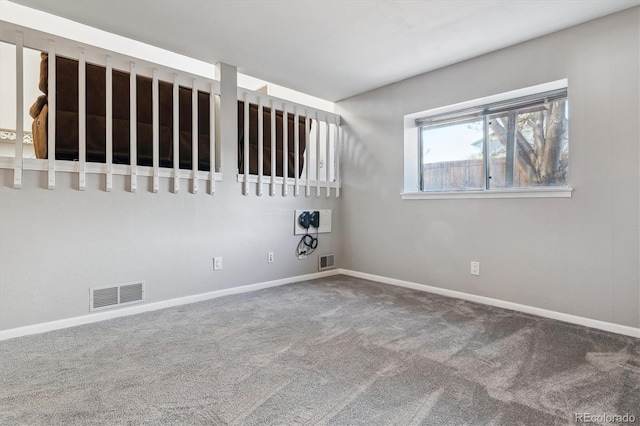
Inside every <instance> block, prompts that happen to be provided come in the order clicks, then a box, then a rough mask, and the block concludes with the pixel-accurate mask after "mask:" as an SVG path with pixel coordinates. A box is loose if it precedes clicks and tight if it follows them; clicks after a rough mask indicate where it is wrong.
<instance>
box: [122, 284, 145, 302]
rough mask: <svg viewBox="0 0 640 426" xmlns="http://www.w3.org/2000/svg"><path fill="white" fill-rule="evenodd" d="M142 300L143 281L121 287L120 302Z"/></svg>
mask: <svg viewBox="0 0 640 426" xmlns="http://www.w3.org/2000/svg"><path fill="white" fill-rule="evenodd" d="M141 301H142V283H137V284H129V285H123V286H121V287H120V303H121V304H122V303H131V302H141Z"/></svg>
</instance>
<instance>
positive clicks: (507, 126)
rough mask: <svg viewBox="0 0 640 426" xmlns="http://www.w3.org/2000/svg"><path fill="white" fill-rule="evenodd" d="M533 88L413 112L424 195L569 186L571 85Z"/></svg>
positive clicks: (549, 188) (419, 174)
mask: <svg viewBox="0 0 640 426" xmlns="http://www.w3.org/2000/svg"><path fill="white" fill-rule="evenodd" d="M524 90H527V89H524ZM528 91H529V92H530V93H528V94H522V93H523V92H522V91H519V92H520V93H518V92H513V93H510V94H505V95H512V96H511V97H506V96H505V95H498V96H496V97H491V98H485V99H484V100H483V101H484V102H482V103H479V102H470V103H465V104H459V105H457V106H452V107H447V108H441V109H438V110H432V111H430V112H429V111H428V112H427V113H423V114H421V115H415V114H414V115H412V118H413V119H414V120H415V121H414V123H415V124H414V126H415V128H417V133H418V141H417V142H418V145H419V151H418V153H417V157H418V158H417V160H418V163H419V165H420V166H419V172H418V176H417V178H418V180H419V185H418V189H419V191H420V192H423V193H424V192H433V193H438V192H473V193H474V194H477V193H479V192H484V193H488V192H491V191H494V192H509V191H520V192H527V190H531V191H535V190H541V189H542V190H552V189H558V188H565V189H568V188H567V184H568V173H569V138H568V120H569V118H568V101H567V89H566V84H565V85H564V87H560V88H554V89H552V90H545V91H538V92H533V93H532V91H531V90H528ZM514 94H515V96H513V95H514ZM471 103H475V105H471V106H470V105H469V104H471ZM414 164H415V163H414ZM405 177H406V173H405ZM405 184H406V182H405ZM409 198H411V197H409Z"/></svg>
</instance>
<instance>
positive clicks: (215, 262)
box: [213, 257, 222, 271]
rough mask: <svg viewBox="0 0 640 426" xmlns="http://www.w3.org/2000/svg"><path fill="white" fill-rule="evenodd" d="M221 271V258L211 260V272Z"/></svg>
mask: <svg viewBox="0 0 640 426" xmlns="http://www.w3.org/2000/svg"><path fill="white" fill-rule="evenodd" d="M220 269H222V257H214V258H213V270H214V271H218V270H220Z"/></svg>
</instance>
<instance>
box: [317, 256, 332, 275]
mask: <svg viewBox="0 0 640 426" xmlns="http://www.w3.org/2000/svg"><path fill="white" fill-rule="evenodd" d="M335 266H336V256H335V254H321V255H320V256H318V270H319V271H322V270H324V269H331V268H334V267H335Z"/></svg>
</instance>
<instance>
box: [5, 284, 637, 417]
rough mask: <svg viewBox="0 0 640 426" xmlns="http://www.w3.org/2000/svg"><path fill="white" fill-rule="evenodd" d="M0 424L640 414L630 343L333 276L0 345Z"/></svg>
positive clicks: (585, 330)
mask: <svg viewBox="0 0 640 426" xmlns="http://www.w3.org/2000/svg"><path fill="white" fill-rule="evenodd" d="M0 360H1V365H0V367H1V370H0V423H1V424H3V425H14V424H28V425H41V424H42V425H123V424H126V425H138V424H140V425H143V424H144V425H147V424H148V425H155V424H172V425H214V424H221V425H222V424H229V425H258V424H260V425H263V424H268V425H291V424H312V425H315V424H322V425H325V424H326V425H329V424H335V425H359V424H361V425H463V424H468V425H484V424H487V425H488V424H491V425H518V424H524V425H553V424H575V421H574V417H573V413H576V412H580V413H582V412H586V413H591V414H611V415H613V414H620V415H622V414H625V413H630V414H633V415H635V417H636V424H637V423H638V420H637V419H638V417H640V340H639V339H633V338H630V337H624V336H620V335H615V334H610V333H606V332H602V331H598V330H593V329H588V328H584V327H580V326H574V325H570V324H565V323H560V322H557V321H552V320H547V319H542V318H538V317H533V316H529V315H524V314H519V313H516V312H512V311H506V310H502V309H497V308H492V307H487V306H483V305H478V304H474V303H469V302H464V301H460V300H456V299H450V298H445V297H440V296H435V295H432V294H428V293H422V292H418V291H413V290H408V289H404V288H398V287H392V286H387V285H384V284H378V283H373V282H370V281H365V280H359V279H354V278H349V277H345V276H336V277H331V278H327V279H322V280H314V281H308V282H302V283H297V284H291V285H286V286H282V287H276V288H272V289H267V290H262V291H257V292H253V293H247V294H241V295H235V296H228V297H224V298H220V299H215V300H211V301H206V302H201V303H197V304H192V305H188V306H180V307H176V308H170V309H165V310H161V311H155V312H150V313H146V314H141V315H136V316H131V317H126V318H120V319H116V320H110V321H105V322H102V323H97V324H91V325H85V326H80V327H75V328H70V329H66V330H59V331H54V332H50V333H45V334H40V335H34V336H28V337H22V338H17V339H11V340H7V341H3V342H0Z"/></svg>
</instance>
